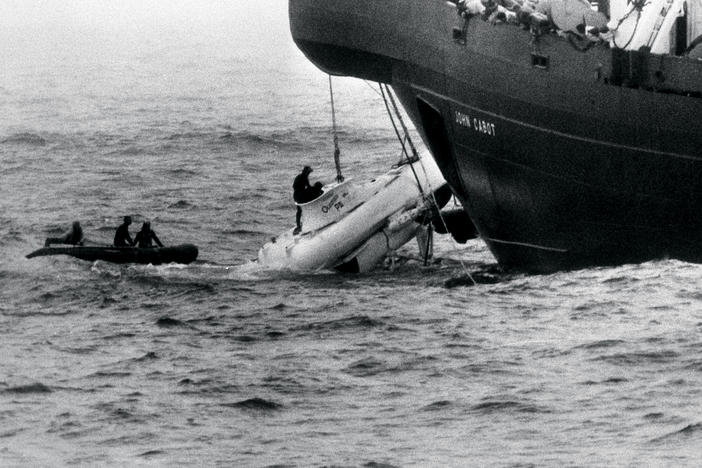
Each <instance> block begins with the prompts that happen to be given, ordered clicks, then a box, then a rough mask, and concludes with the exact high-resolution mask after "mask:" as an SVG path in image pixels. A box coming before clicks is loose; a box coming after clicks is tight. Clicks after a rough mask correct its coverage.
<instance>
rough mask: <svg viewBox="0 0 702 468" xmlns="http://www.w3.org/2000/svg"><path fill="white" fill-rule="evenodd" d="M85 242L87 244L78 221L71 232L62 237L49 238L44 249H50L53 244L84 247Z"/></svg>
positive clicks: (74, 223)
mask: <svg viewBox="0 0 702 468" xmlns="http://www.w3.org/2000/svg"><path fill="white" fill-rule="evenodd" d="M83 242H85V237H83V228H82V227H80V223H79V222H78V221H74V222H73V226H71V229H70V231H68V232H67V233H66V234H64V235H63V236H61V237H48V238H47V239H46V241H44V247H49V246H50V245H51V244H71V245H83Z"/></svg>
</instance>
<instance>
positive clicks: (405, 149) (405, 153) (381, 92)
mask: <svg viewBox="0 0 702 468" xmlns="http://www.w3.org/2000/svg"><path fill="white" fill-rule="evenodd" d="M378 84H379V85H380V94H381V96H382V97H383V102H384V103H385V109H386V110H387V111H388V117H390V123H391V124H392V128H393V129H394V130H395V135H397V139H398V140H399V141H400V146H401V147H402V153H403V154H404V155H405V156H407V159H408V160H409V156H408V155H407V148H406V147H405V142H404V140H403V139H402V136H401V135H400V131H399V130H398V129H397V125H395V119H394V118H393V117H392V111H391V110H390V106H389V105H388V99H387V98H386V97H385V92H383V85H382V83H378ZM401 162H402V157H400V163H401ZM398 165H399V163H398Z"/></svg>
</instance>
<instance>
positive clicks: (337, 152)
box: [327, 75, 344, 182]
mask: <svg viewBox="0 0 702 468" xmlns="http://www.w3.org/2000/svg"><path fill="white" fill-rule="evenodd" d="M327 76H328V77H329V98H330V99H331V111H332V131H333V132H334V165H335V166H336V181H337V182H343V181H344V176H343V175H341V161H340V160H339V156H340V155H341V151H340V150H339V137H338V136H337V134H336V111H335V110H334V91H333V89H332V79H331V75H327Z"/></svg>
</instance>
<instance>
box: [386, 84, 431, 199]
mask: <svg viewBox="0 0 702 468" xmlns="http://www.w3.org/2000/svg"><path fill="white" fill-rule="evenodd" d="M385 91H386V92H387V95H388V96H389V97H390V99H391V101H392V103H393V106H394V107H395V115H396V116H397V118H398V120H399V121H400V123H401V124H402V128H403V129H404V131H405V137H406V138H407V141H408V142H409V144H410V146H411V148H412V151H413V154H414V157H413V158H410V156H409V154H408V153H407V148H406V147H405V142H404V141H402V137H400V132H399V130H397V126H396V125H395V121H394V120H393V118H392V112H391V111H390V107H389V106H388V101H387V99H385V93H383V85H382V84H381V85H380V92H381V93H383V101H384V102H385V108H386V109H387V110H388V115H389V116H390V121H391V122H392V126H393V128H394V129H395V134H396V135H397V138H398V139H399V140H400V144H401V145H402V150H403V151H404V153H405V157H406V158H407V162H408V163H409V166H410V169H412V174H414V180H415V181H416V182H417V188H418V189H419V193H420V194H421V195H422V198H426V194H425V193H424V189H423V188H422V184H421V182H419V176H417V171H415V169H414V164H412V163H413V162H415V161H418V160H419V155H418V154H417V150H416V149H415V148H414V145H413V144H412V140H411V139H410V137H409V133H408V132H407V127H405V124H404V122H402V117H400V114H399V112H398V109H397V106H396V105H395V101H394V100H392V94H390V88H388V85H385Z"/></svg>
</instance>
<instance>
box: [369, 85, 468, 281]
mask: <svg viewBox="0 0 702 468" xmlns="http://www.w3.org/2000/svg"><path fill="white" fill-rule="evenodd" d="M386 93H387V96H388V97H386V96H385V94H386ZM380 94H381V95H382V97H383V102H385V109H387V111H388V117H390V122H391V123H392V127H393V129H395V135H397V139H398V140H399V141H400V145H401V146H402V152H403V153H404V155H405V157H406V158H407V162H408V163H409V166H410V168H411V169H412V174H414V179H415V180H416V182H417V187H418V188H419V192H420V193H421V194H422V199H424V200H430V202H431V203H432V204H433V205H434V207H435V208H436V211H437V212H438V214H439V219H441V223H442V224H443V226H444V229H445V230H446V232H451V231H449V229H448V226H447V225H446V220H445V219H444V216H443V215H442V214H441V209H440V208H439V203H438V202H437V200H436V196H435V195H434V192H433V190H431V187H429V190H430V192H429V196H427V195H426V194H425V193H424V190H423V189H422V184H421V183H420V182H419V177H418V176H417V172H416V171H415V170H414V164H413V163H414V162H417V161H419V154H418V153H417V149H416V148H415V146H414V144H413V143H412V139H411V138H410V135H409V131H408V130H407V127H406V126H405V123H404V121H403V120H402V116H401V115H400V111H399V109H398V108H397V104H395V99H394V98H393V97H392V93H391V91H390V88H389V87H388V85H385V91H383V84H382V83H380ZM388 98H389V99H390V102H391V103H392V106H393V108H394V109H395V115H396V116H397V119H398V120H399V122H400V125H402V130H403V131H404V133H405V138H404V139H403V138H402V136H401V135H400V132H399V130H398V129H397V125H396V124H395V120H394V119H393V116H392V114H393V113H392V112H391V111H390V106H389V105H388ZM405 140H406V141H407V142H408V144H409V145H410V148H411V149H412V157H411V158H410V156H409V154H408V153H407V148H406V147H405ZM420 166H421V167H422V169H424V166H422V164H421V162H420ZM425 175H426V174H425ZM429 229H430V230H431V231H433V230H432V229H431V223H430V224H429ZM431 231H430V232H429V233H428V236H427V245H425V252H426V253H427V255H425V257H424V265H426V264H427V259H428V252H429V249H428V244H429V242H430V239H431V238H432V237H433V234H432V233H431ZM450 237H451V240H452V242H453V247H454V249H455V250H458V245H457V244H456V240H455V239H454V238H453V236H450ZM432 242H433V240H432ZM458 261H459V262H460V264H461V268H462V269H463V273H465V275H466V276H467V277H468V278H469V279H470V281H471V282H472V283H473V285H474V286H475V285H476V284H478V283H477V282H476V281H475V279H474V278H473V276H472V275H471V274H470V272H469V271H468V268H467V267H466V265H465V263H463V259H462V258H461V257H460V256H459V257H458Z"/></svg>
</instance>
